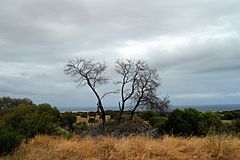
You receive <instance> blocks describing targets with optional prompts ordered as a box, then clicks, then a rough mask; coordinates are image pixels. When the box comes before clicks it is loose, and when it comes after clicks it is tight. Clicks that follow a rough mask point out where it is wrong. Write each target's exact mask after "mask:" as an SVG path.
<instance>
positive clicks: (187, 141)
mask: <svg viewBox="0 0 240 160" xmlns="http://www.w3.org/2000/svg"><path fill="white" fill-rule="evenodd" d="M81 159H88V160H97V159H99V160H107V159H110V160H124V159H128V160H131V159H137V160H148V159H152V160H157V159H159V160H192V159H196V160H240V140H239V139H237V138H233V137H223V136H214V137H206V138H196V137H192V138H180V137H171V136H165V137H163V138H161V139H160V138H159V139H152V138H148V137H141V136H133V137H126V138H121V139H117V138H111V137H99V138H90V137H86V138H78V137H74V138H72V139H70V140H67V139H65V138H63V137H52V136H37V137H35V138H34V139H32V140H31V141H30V142H28V143H27V144H25V143H23V144H22V145H21V146H20V148H19V149H18V150H17V151H16V152H15V153H14V154H13V155H10V156H5V157H0V160H81Z"/></svg>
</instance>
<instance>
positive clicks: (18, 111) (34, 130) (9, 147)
mask: <svg viewBox="0 0 240 160" xmlns="http://www.w3.org/2000/svg"><path fill="white" fill-rule="evenodd" d="M13 101H15V99H13ZM59 117H60V113H59V111H58V110H57V109H56V108H52V107H51V106H50V105H49V104H40V105H26V104H22V103H21V105H19V106H15V107H9V108H5V109H4V115H3V116H2V117H1V118H0V132H1V134H0V144H1V145H2V146H1V150H0V154H6V153H9V152H11V151H13V150H14V149H15V148H16V147H17V146H18V145H19V144H20V143H21V142H22V141H23V140H25V141H28V139H29V138H33V137H34V136H35V135H37V134H56V133H57V126H58V122H59ZM4 144H5V145H4Z"/></svg>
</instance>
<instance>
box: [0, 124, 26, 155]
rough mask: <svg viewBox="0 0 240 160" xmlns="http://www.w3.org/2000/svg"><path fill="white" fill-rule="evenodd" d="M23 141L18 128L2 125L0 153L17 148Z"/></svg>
mask: <svg viewBox="0 0 240 160" xmlns="http://www.w3.org/2000/svg"><path fill="white" fill-rule="evenodd" d="M21 141H22V137H21V136H20V135H19V134H18V133H17V131H16V130H14V129H13V128H11V127H9V126H0V155H1V154H7V153H10V152H12V151H14V150H15V148H16V147H18V146H19V144H20V143H21Z"/></svg>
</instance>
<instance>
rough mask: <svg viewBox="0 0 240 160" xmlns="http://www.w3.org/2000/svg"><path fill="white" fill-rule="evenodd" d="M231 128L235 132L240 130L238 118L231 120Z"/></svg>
mask: <svg viewBox="0 0 240 160" xmlns="http://www.w3.org/2000/svg"><path fill="white" fill-rule="evenodd" d="M233 128H234V131H235V132H237V133H238V132H240V119H237V120H235V121H233Z"/></svg>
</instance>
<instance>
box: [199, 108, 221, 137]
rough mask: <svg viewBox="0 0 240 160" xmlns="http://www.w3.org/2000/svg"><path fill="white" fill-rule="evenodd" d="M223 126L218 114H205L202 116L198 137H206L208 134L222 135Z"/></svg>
mask: <svg viewBox="0 0 240 160" xmlns="http://www.w3.org/2000/svg"><path fill="white" fill-rule="evenodd" d="M222 131H223V124H222V122H221V119H220V117H219V115H218V114H217V113H214V112H205V113H201V114H200V118H199V124H198V135H203V136H206V135H207V134H208V133H210V134H211V133H221V132H222Z"/></svg>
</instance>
